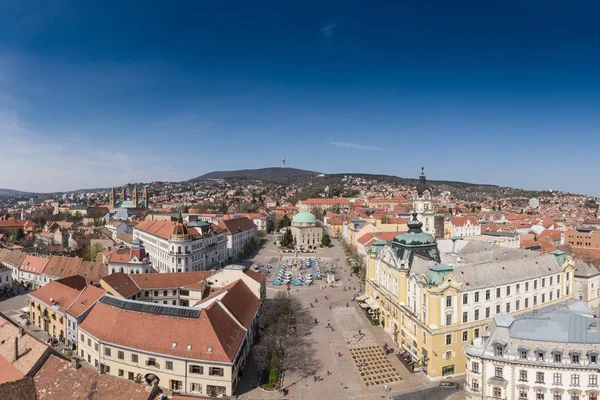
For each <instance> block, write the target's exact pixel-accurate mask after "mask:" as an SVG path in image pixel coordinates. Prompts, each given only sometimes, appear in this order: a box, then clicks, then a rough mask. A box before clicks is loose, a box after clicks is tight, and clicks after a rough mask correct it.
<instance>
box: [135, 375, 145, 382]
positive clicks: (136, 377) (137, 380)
mask: <svg viewBox="0 0 600 400" xmlns="http://www.w3.org/2000/svg"><path fill="white" fill-rule="evenodd" d="M134 382H135V383H143V382H144V377H143V376H142V374H137V375H136V376H135V379H134Z"/></svg>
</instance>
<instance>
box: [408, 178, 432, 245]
mask: <svg viewBox="0 0 600 400" xmlns="http://www.w3.org/2000/svg"><path fill="white" fill-rule="evenodd" d="M413 211H414V212H416V213H417V219H418V220H419V221H421V223H422V224H423V231H425V232H426V233H429V234H431V235H435V225H434V216H435V213H434V211H433V203H432V199H431V191H430V190H429V187H428V186H427V178H426V177H425V171H424V170H421V175H420V176H419V184H418V185H417V190H416V191H415V192H413Z"/></svg>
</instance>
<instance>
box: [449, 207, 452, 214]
mask: <svg viewBox="0 0 600 400" xmlns="http://www.w3.org/2000/svg"><path fill="white" fill-rule="evenodd" d="M448 212H449V213H450V215H452V207H450V208H449V209H448Z"/></svg>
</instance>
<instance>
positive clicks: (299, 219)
mask: <svg viewBox="0 0 600 400" xmlns="http://www.w3.org/2000/svg"><path fill="white" fill-rule="evenodd" d="M296 223H297V224H316V223H317V219H316V218H315V216H314V215H312V214H311V213H309V212H308V211H302V212H299V213H298V214H296V215H294V218H292V224H296Z"/></svg>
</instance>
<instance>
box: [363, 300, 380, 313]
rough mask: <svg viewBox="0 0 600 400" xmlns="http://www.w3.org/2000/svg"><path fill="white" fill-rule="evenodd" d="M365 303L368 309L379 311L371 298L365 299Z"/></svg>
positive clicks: (377, 305)
mask: <svg viewBox="0 0 600 400" xmlns="http://www.w3.org/2000/svg"><path fill="white" fill-rule="evenodd" d="M365 303H367V305H368V306H369V308H370V309H372V310H379V304H377V303H376V302H375V300H373V299H372V298H370V297H369V298H368V299H366V300H365Z"/></svg>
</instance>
